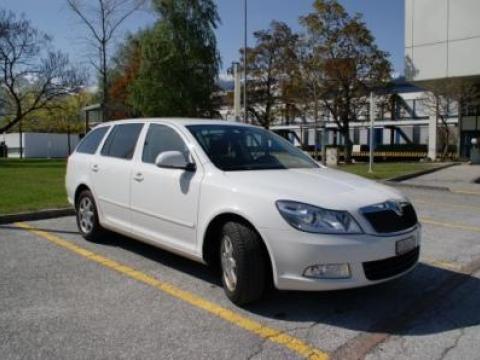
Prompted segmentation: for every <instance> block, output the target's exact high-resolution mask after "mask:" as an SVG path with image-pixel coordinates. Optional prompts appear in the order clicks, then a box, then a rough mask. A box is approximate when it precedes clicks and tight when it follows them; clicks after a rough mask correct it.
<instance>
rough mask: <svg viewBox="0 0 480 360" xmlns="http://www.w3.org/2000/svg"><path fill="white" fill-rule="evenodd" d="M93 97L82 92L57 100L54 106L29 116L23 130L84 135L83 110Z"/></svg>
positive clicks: (25, 120)
mask: <svg viewBox="0 0 480 360" xmlns="http://www.w3.org/2000/svg"><path fill="white" fill-rule="evenodd" d="M92 98H93V95H92V94H90V93H88V92H85V91H80V92H78V93H75V94H71V95H66V96H64V97H62V98H59V99H57V100H55V103H54V106H52V107H49V108H46V109H42V110H39V111H37V112H35V113H33V114H29V115H28V116H27V117H26V118H25V119H24V121H23V124H22V130H23V131H32V132H47V133H77V134H78V133H83V132H85V123H84V121H83V119H82V117H81V111H82V108H83V107H85V106H87V105H88V104H90V103H91V101H92Z"/></svg>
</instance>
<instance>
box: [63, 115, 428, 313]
mask: <svg viewBox="0 0 480 360" xmlns="http://www.w3.org/2000/svg"><path fill="white" fill-rule="evenodd" d="M66 187H67V191H68V198H69V201H70V203H71V204H73V205H74V206H75V209H76V214H77V222H78V228H79V231H80V232H81V234H82V235H83V237H85V238H86V239H89V240H95V239H97V240H98V239H99V238H101V236H102V233H103V231H104V230H105V229H108V230H111V231H114V232H118V233H121V234H124V235H126V236H129V237H132V238H135V239H137V240H139V241H143V242H146V243H149V244H152V245H154V246H157V247H160V248H163V249H166V250H168V251H172V252H174V253H176V254H179V255H182V256H186V257H188V258H191V259H193V260H196V261H200V262H203V263H206V264H213V265H217V266H219V267H220V269H221V277H222V282H223V285H224V289H225V293H226V295H227V296H228V297H229V298H230V299H231V301H233V302H234V303H236V304H246V303H249V302H253V301H255V300H257V299H259V298H260V297H261V296H262V294H263V293H264V290H265V289H266V288H267V286H268V284H269V282H270V281H273V284H274V286H275V287H276V288H278V289H283V290H309V291H320V290H333V289H345V288H353V287H359V286H366V285H372V284H377V283H380V282H383V281H387V280H391V279H393V278H396V277H399V276H401V275H403V274H405V273H406V272H408V271H409V270H411V269H412V268H413V267H414V266H415V265H416V264H417V262H418V257H419V249H420V224H419V223H418V220H417V216H416V213H415V210H414V208H413V206H412V204H410V202H409V200H408V199H407V198H406V197H405V196H403V195H402V194H401V193H400V192H399V191H397V190H395V189H392V188H389V187H386V186H384V185H381V184H379V183H376V182H373V181H369V180H366V179H363V178H360V177H357V176H354V175H350V174H347V173H345V172H342V171H338V170H334V169H329V168H326V167H323V166H321V165H319V164H318V163H316V162H315V161H314V160H313V159H312V158H310V157H309V156H308V155H306V154H305V153H303V152H302V151H300V150H298V149H297V148H295V147H294V146H293V145H291V144H290V143H289V142H288V141H286V140H284V139H282V138H281V137H279V136H277V135H275V134H273V133H271V132H269V131H267V130H264V129H261V128H257V127H254V126H249V125H242V124H238V123H229V122H225V121H214V120H186V119H148V120H144V119H142V120H123V121H115V122H109V123H105V124H102V125H99V126H98V127H96V128H95V129H93V130H92V131H91V132H90V133H89V134H88V135H87V136H86V137H85V138H84V139H83V140H82V141H81V143H80V144H79V145H78V147H77V148H76V150H75V152H74V153H73V154H72V155H71V156H70V158H69V161H68V169H67V176H66Z"/></svg>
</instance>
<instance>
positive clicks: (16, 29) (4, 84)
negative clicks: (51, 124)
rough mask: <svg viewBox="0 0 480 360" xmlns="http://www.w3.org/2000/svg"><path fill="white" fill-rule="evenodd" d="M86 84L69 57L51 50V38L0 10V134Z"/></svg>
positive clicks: (22, 19)
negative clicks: (0, 121)
mask: <svg viewBox="0 0 480 360" xmlns="http://www.w3.org/2000/svg"><path fill="white" fill-rule="evenodd" d="M84 82H85V79H84V77H83V76H81V75H80V73H79V72H78V71H77V70H76V69H75V68H74V67H73V66H71V65H70V63H69V60H68V57H67V56H66V55H64V54H62V53H61V52H55V51H53V50H52V48H51V39H50V37H48V36H47V35H45V34H43V33H42V32H40V31H38V30H37V29H36V28H34V27H33V26H32V25H31V23H30V22H29V21H28V20H26V19H25V18H24V17H23V16H22V17H17V16H16V15H15V14H13V13H12V12H7V11H5V10H0V92H1V93H0V108H1V109H2V112H3V115H4V116H5V118H6V123H4V124H3V125H2V126H0V133H2V132H6V131H8V130H9V129H11V128H12V127H13V126H15V125H16V124H19V123H20V122H21V121H22V119H24V118H25V117H26V116H27V115H29V114H32V113H34V112H37V111H39V110H42V109H47V108H50V107H53V106H55V101H56V100H57V99H59V98H61V97H63V96H65V95H66V94H69V93H71V92H74V91H77V90H78V89H79V88H80V87H81V86H82V85H83V84H84Z"/></svg>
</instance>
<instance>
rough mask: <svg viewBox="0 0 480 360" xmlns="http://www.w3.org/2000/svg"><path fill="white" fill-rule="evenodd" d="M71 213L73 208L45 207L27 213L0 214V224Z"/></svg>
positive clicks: (73, 211) (73, 210)
mask: <svg viewBox="0 0 480 360" xmlns="http://www.w3.org/2000/svg"><path fill="white" fill-rule="evenodd" d="M72 215H75V209H73V208H63V209H47V210H40V211H34V212H29V213H21V214H9V215H0V225H1V224H9V223H14V222H21V221H33V220H44V219H51V218H56V217H63V216H72Z"/></svg>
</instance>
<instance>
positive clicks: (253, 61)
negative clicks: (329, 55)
mask: <svg viewBox="0 0 480 360" xmlns="http://www.w3.org/2000/svg"><path fill="white" fill-rule="evenodd" d="M254 36H255V39H256V45H255V47H253V48H248V49H247V73H248V81H247V91H248V109H247V111H248V114H249V117H250V118H252V119H253V120H254V122H256V123H258V124H260V125H262V126H263V127H265V128H267V129H268V128H269V127H270V126H271V125H272V123H273V122H274V120H275V114H276V112H277V111H278V110H279V107H280V106H281V105H282V104H285V103H288V99H289V94H290V93H289V90H290V82H291V75H292V73H293V71H294V66H295V63H296V52H295V49H296V46H297V41H298V35H296V34H295V33H294V32H293V31H292V30H291V29H290V28H289V27H288V25H287V24H285V23H283V22H277V21H273V22H272V23H271V24H270V28H269V29H267V30H261V31H257V32H255V33H254ZM241 55H242V60H241V61H240V63H242V64H243V56H244V54H243V51H241Z"/></svg>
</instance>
